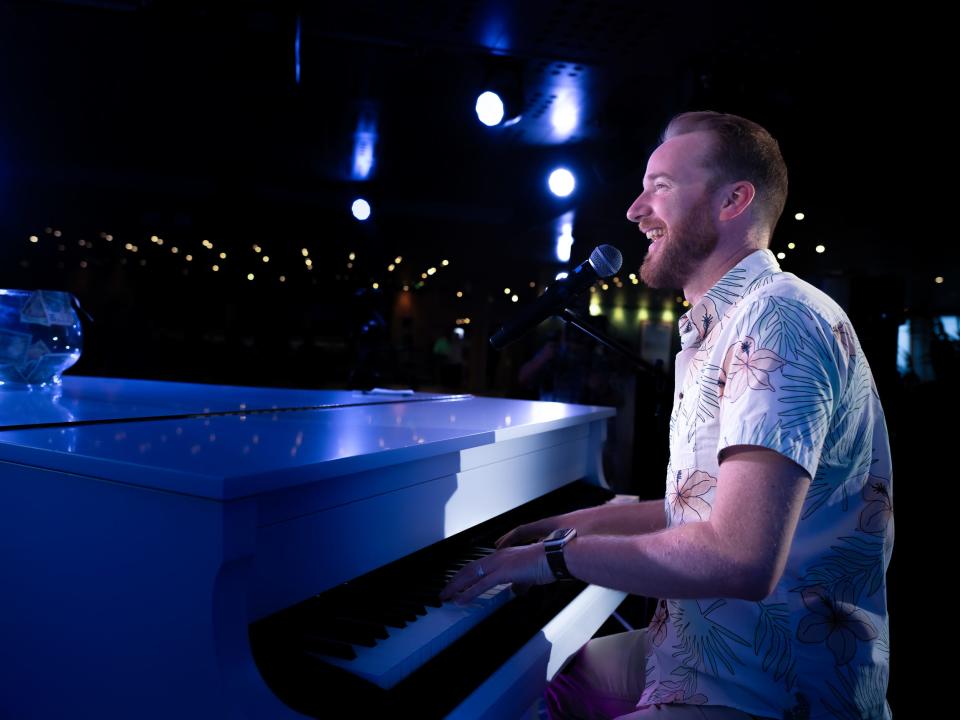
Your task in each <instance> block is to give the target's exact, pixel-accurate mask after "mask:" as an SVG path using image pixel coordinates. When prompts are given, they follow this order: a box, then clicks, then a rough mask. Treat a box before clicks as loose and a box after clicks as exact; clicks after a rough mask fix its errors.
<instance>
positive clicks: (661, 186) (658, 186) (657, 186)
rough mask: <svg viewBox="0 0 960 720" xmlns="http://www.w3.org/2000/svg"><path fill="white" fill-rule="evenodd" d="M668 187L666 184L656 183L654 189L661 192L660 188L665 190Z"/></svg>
mask: <svg viewBox="0 0 960 720" xmlns="http://www.w3.org/2000/svg"><path fill="white" fill-rule="evenodd" d="M666 186H667V184H666V183H656V184H655V185H654V186H653V189H654V190H659V189H660V188H665V187H666Z"/></svg>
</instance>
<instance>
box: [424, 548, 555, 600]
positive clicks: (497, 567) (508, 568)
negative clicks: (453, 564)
mask: <svg viewBox="0 0 960 720" xmlns="http://www.w3.org/2000/svg"><path fill="white" fill-rule="evenodd" d="M553 581H554V577H553V571H551V570H550V564H549V563H548V562H547V553H546V551H545V550H544V548H543V545H542V544H540V543H537V544H535V545H524V546H522V547H508V548H505V549H503V550H498V551H497V552H495V553H494V554H493V555H489V556H487V557H485V558H483V559H482V560H475V561H473V562H472V563H470V564H469V565H467V566H465V567H464V568H462V569H461V570H460V572H458V573H457V574H456V575H454V576H453V579H452V580H451V581H450V583H449V584H448V585H447V586H446V587H445V588H444V589H443V590H442V591H441V593H440V599H441V600H443V601H447V600H453V601H454V602H455V603H457V604H458V605H465V604H466V603H468V602H470V601H471V600H473V599H474V598H475V597H477V596H478V595H480V594H481V593H484V592H486V591H487V590H489V589H490V588H492V587H494V586H495V585H501V584H503V583H514V584H516V585H518V586H530V585H546V584H547V583H551V582H553Z"/></svg>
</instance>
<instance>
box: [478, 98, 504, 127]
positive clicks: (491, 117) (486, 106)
mask: <svg viewBox="0 0 960 720" xmlns="http://www.w3.org/2000/svg"><path fill="white" fill-rule="evenodd" d="M477 117H478V118H480V122H482V123H483V124H484V125H486V126H487V127H493V126H494V125H499V124H500V121H501V120H503V100H501V99H500V96H499V95H497V94H496V93H495V92H490V91H489V90H487V91H486V92H484V93H481V94H480V96H479V97H478V98H477Z"/></svg>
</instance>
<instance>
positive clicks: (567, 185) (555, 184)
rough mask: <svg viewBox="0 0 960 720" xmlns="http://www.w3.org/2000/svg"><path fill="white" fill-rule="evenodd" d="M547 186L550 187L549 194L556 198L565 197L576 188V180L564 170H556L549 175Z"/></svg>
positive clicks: (570, 173)
mask: <svg viewBox="0 0 960 720" xmlns="http://www.w3.org/2000/svg"><path fill="white" fill-rule="evenodd" d="M547 185H549V186H550V192H552V193H553V194H554V195H556V196H557V197H566V196H567V195H569V194H570V193H572V192H573V189H574V188H575V187H576V186H577V180H576V178H574V176H573V173H572V172H570V171H569V170H567V169H566V168H557V169H556V170H554V171H553V172H552V173H550V177H549V179H548V180H547Z"/></svg>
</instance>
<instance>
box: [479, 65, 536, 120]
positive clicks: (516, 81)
mask: <svg viewBox="0 0 960 720" xmlns="http://www.w3.org/2000/svg"><path fill="white" fill-rule="evenodd" d="M484 62H485V65H486V69H485V72H484V80H483V84H482V85H481V86H480V87H479V88H478V89H480V90H482V91H483V92H481V93H480V95H479V96H478V97H477V104H476V107H475V109H476V111H477V117H478V118H479V119H480V122H482V123H483V124H484V125H486V126H487V127H495V126H497V125H499V126H500V127H509V126H511V125H513V124H515V123H517V122H519V121H520V113H521V112H522V111H523V97H524V93H523V70H524V68H523V63H522V62H520V61H518V60H515V59H513V58H507V57H488V58H486V59H485V61H484Z"/></svg>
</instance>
